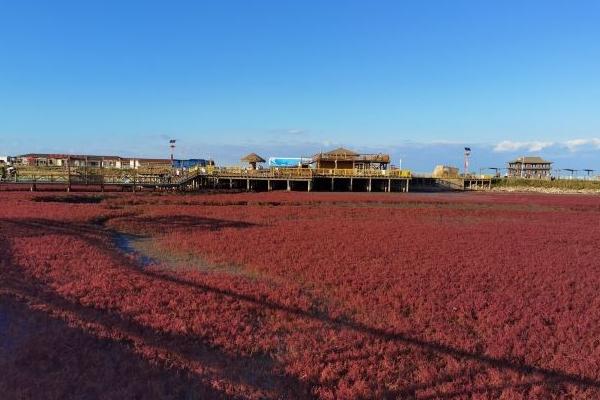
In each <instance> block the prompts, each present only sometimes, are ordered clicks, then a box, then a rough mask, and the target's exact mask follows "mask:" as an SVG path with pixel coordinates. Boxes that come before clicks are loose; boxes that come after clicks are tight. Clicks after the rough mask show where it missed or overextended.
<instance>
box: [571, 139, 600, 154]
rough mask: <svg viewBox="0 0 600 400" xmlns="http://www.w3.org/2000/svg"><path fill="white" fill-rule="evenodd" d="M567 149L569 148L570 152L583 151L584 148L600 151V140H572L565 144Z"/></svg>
mask: <svg viewBox="0 0 600 400" xmlns="http://www.w3.org/2000/svg"><path fill="white" fill-rule="evenodd" d="M564 145H565V147H567V148H568V149H569V150H570V151H573V152H575V151H578V150H581V148H582V147H592V148H595V149H600V139H599V138H592V139H572V140H567V141H566V142H565V143H564Z"/></svg>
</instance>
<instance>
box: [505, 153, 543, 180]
mask: <svg viewBox="0 0 600 400" xmlns="http://www.w3.org/2000/svg"><path fill="white" fill-rule="evenodd" d="M551 168H552V162H551V161H546V160H544V159H543V158H541V157H538V156H529V157H526V156H523V157H519V158H517V159H515V160H513V161H509V162H508V176H509V177H514V178H533V179H550V176H551Z"/></svg>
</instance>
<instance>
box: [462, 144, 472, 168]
mask: <svg viewBox="0 0 600 400" xmlns="http://www.w3.org/2000/svg"><path fill="white" fill-rule="evenodd" d="M470 158H471V148H470V147H465V171H464V174H465V175H467V174H468V173H469V160H470Z"/></svg>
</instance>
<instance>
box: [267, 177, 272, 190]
mask: <svg viewBox="0 0 600 400" xmlns="http://www.w3.org/2000/svg"><path fill="white" fill-rule="evenodd" d="M272 190H273V185H272V184H271V180H270V179H268V180H267V191H269V192H270V191H272Z"/></svg>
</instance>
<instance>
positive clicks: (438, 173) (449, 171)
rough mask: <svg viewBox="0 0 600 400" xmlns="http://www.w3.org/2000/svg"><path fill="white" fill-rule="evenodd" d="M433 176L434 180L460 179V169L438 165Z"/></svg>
mask: <svg viewBox="0 0 600 400" xmlns="http://www.w3.org/2000/svg"><path fill="white" fill-rule="evenodd" d="M431 176H432V177H434V178H458V177H459V169H458V168H456V167H449V166H447V165H437V166H436V167H435V168H434V170H433V174H431Z"/></svg>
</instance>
